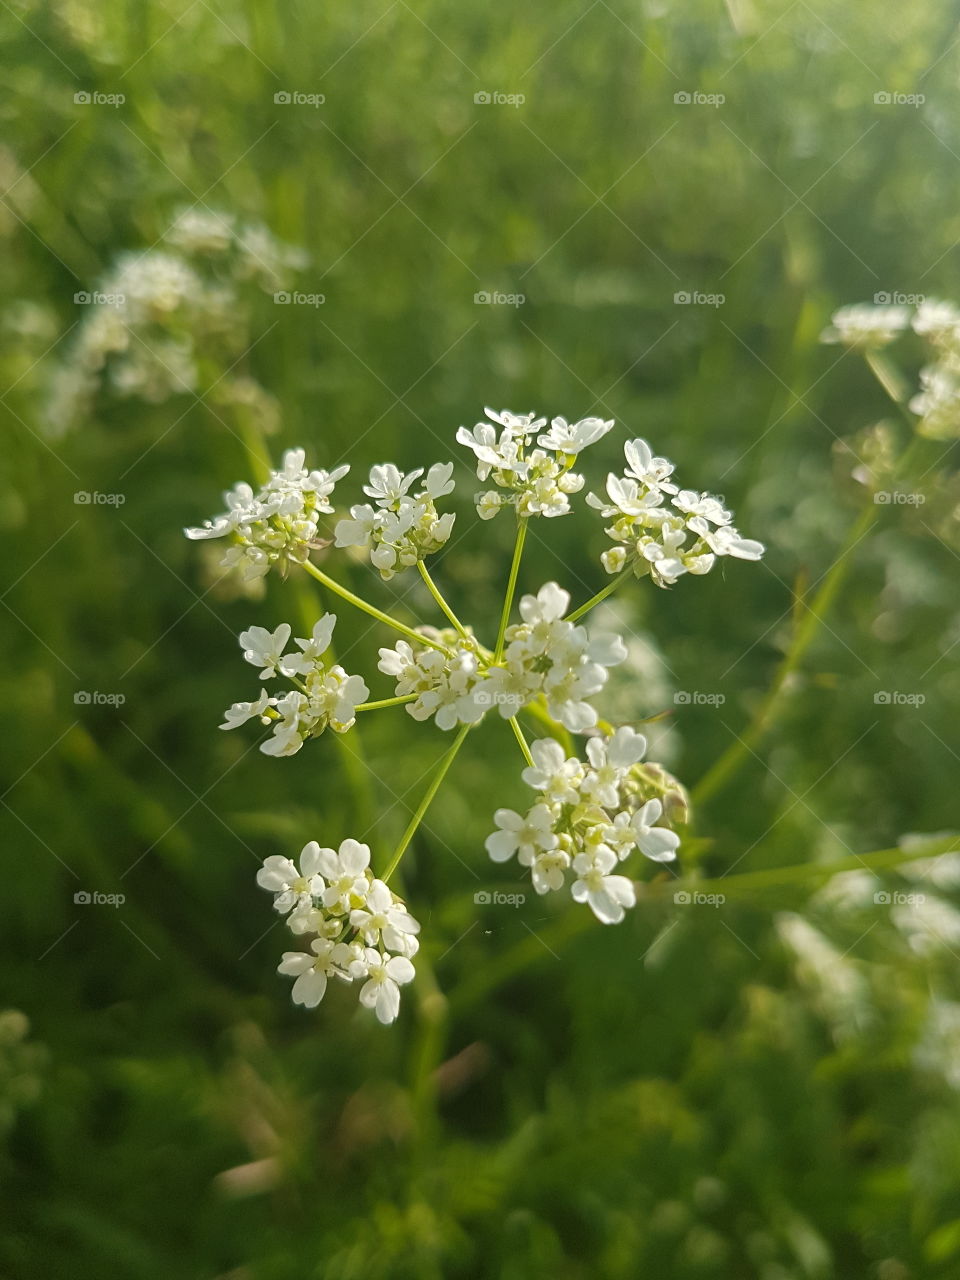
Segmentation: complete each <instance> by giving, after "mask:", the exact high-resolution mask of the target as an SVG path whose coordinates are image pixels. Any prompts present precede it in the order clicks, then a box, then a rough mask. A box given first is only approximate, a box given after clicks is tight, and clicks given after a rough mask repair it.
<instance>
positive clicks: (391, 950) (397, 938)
mask: <svg viewBox="0 0 960 1280" xmlns="http://www.w3.org/2000/svg"><path fill="white" fill-rule="evenodd" d="M257 884H259V885H260V887H261V889H266V890H267V891H268V892H269V893H272V894H273V905H274V909H275V910H276V911H277V912H279V913H280V915H282V916H284V917H285V918H286V924H287V927H288V928H289V929H290V931H291V933H294V934H296V935H297V936H299V937H304V936H309V935H310V934H314V935H316V936H315V937H314V939H313V941H312V942H311V943H310V950H309V951H285V952H284V954H283V960H282V961H281V963H280V966H279V970H278V972H280V973H282V974H285V975H286V976H287V977H291V978H294V979H295V981H294V984H293V990H292V992H291V995H292V998H293V1002H294V1004H301V1005H305V1006H306V1007H307V1008H308V1009H314V1008H316V1006H317V1005H318V1004H319V1003H320V1001H321V1000H322V999H323V997H324V995H325V994H326V990H327V986H328V984H329V981H330V979H331V978H334V979H336V980H338V981H340V982H345V983H350V982H357V983H362V986H361V987H360V992H359V997H360V1003H361V1004H362V1005H363V1006H364V1007H365V1008H367V1009H373V1010H374V1012H375V1013H376V1015H377V1018H378V1020H379V1021H380V1022H383V1023H390V1022H393V1021H394V1020H395V1018H396V1016H397V1014H398V1013H399V1011H400V988H401V987H402V986H405V985H406V984H407V983H408V982H412V981H413V978H414V968H413V964H412V963H411V957H412V956H415V955H416V953H417V950H418V948H419V945H420V943H419V940H418V938H417V934H418V933H419V932H420V926H419V924H418V923H417V922H416V920H414V918H413V916H412V915H410V913H409V912H408V911H407V909H406V907H405V906H404V904H403V903H402V902H401V900H400V899H399V898H398V897H397V896H396V894H394V893H393V891H392V890H391V889H390V887H389V886H388V885H387V884H385V883H384V881H383V880H378V879H376V878H375V877H374V875H373V873H372V871H371V870H370V849H369V846H367V845H365V844H360V843H359V841H357V840H344V841H343V843H342V844H341V845H340V848H339V849H338V850H334V849H322V848H321V847H320V845H319V844H318V843H317V842H316V840H311V841H310V842H309V844H306V845H304V847H303V849H302V851H301V853H300V858H299V863H295V862H293V860H292V859H290V858H284V857H281V856H279V855H274V856H273V857H269V858H267V859H266V860H265V861H264V864H263V866H262V868H261V869H260V871H258V872H257Z"/></svg>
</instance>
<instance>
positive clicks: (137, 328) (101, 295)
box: [43, 209, 306, 436]
mask: <svg viewBox="0 0 960 1280" xmlns="http://www.w3.org/2000/svg"><path fill="white" fill-rule="evenodd" d="M305 263H306V257H305V255H304V254H303V252H302V250H300V249H296V248H293V247H292V246H289V245H285V244H282V243H281V242H280V241H279V240H277V239H276V238H275V237H274V236H273V235H272V234H271V233H270V232H269V231H268V230H267V229H266V228H265V227H263V226H259V225H256V224H253V225H241V224H238V222H237V220H236V219H235V218H233V217H232V216H230V215H227V214H220V213H216V212H213V211H205V210H200V209H187V210H184V211H183V212H181V213H180V214H179V215H178V216H177V217H176V218H175V220H174V221H173V223H172V224H171V226H169V227H168V228H167V230H166V231H165V232H164V234H163V236H162V237H161V239H160V241H159V242H158V244H157V246H156V247H152V248H150V249H147V250H145V251H143V252H126V253H122V254H120V255H119V257H118V258H117V259H116V261H115V263H114V264H113V266H112V267H111V269H110V270H109V271H108V272H107V273H106V274H105V275H104V276H103V277H102V278H101V279H100V280H99V281H98V283H97V286H96V289H94V290H93V291H92V292H83V293H80V294H78V295H77V298H76V301H77V302H79V303H84V304H86V305H85V307H84V314H83V318H82V320H81V321H80V323H79V325H78V326H77V328H76V332H75V334H74V336H73V338H72V339H71V342H70V344H69V346H68V348H67V356H66V359H65V360H64V361H63V362H61V363H58V364H55V365H54V366H53V369H52V371H51V392H50V396H49V398H48V401H47V404H46V406H45V409H44V415H43V416H44V425H45V427H46V430H47V431H48V432H49V434H51V435H56V436H58V435H62V434H64V433H65V432H66V431H68V430H71V429H73V428H75V427H77V426H78V425H79V424H80V423H81V422H82V421H83V420H84V419H85V418H86V417H88V416H89V414H90V413H91V412H92V409H93V406H94V403H95V400H96V396H97V394H98V392H99V391H101V390H109V391H111V392H112V393H113V394H114V395H115V396H118V397H120V398H123V399H137V400H142V401H144V402H146V403H147V404H160V403H162V402H163V401H165V400H168V399H169V398H170V397H172V396H176V395H182V394H184V393H186V394H188V395H189V394H196V393H197V388H198V386H199V385H200V366H201V361H202V360H203V359H204V358H208V359H215V360H216V362H217V363H218V364H220V365H222V366H223V367H224V368H226V369H227V370H228V372H227V373H226V374H224V375H223V376H222V377H221V378H219V379H218V380H217V382H216V383H215V384H214V387H213V388H211V394H210V397H209V399H210V402H211V403H212V404H213V405H216V406H219V407H221V408H227V409H231V410H233V411H235V412H236V413H237V414H239V415H242V416H246V417H248V418H250V419H251V420H252V421H253V422H255V423H256V424H257V426H258V427H259V428H260V429H264V430H270V429H272V428H273V427H274V426H275V425H276V422H277V419H278V412H277V406H276V403H275V401H274V400H273V397H272V396H270V395H269V393H268V392H267V391H266V390H265V389H264V388H263V387H262V386H261V385H260V384H259V383H257V382H255V381H254V380H253V379H252V378H250V377H249V376H247V375H245V374H239V373H234V372H232V370H233V368H234V366H235V365H236V364H237V362H238V359H239V357H240V356H241V355H242V354H243V352H244V351H245V350H246V349H247V347H249V345H250V326H249V323H248V316H247V311H246V308H245V306H244V303H243V298H244V296H245V294H244V290H245V286H246V285H247V284H248V282H252V283H254V284H256V285H259V286H260V288H261V289H265V290H268V291H273V290H275V289H278V288H279V287H280V285H281V283H282V276H283V275H284V273H286V272H289V271H294V270H300V269H301V268H302V267H303V266H304V265H305Z"/></svg>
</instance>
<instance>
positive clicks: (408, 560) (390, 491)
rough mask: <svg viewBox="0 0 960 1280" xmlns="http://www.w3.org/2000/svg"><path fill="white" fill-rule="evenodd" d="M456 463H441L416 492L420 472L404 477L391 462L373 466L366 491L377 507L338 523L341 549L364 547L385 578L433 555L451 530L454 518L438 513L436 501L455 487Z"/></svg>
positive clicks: (358, 509)
mask: <svg viewBox="0 0 960 1280" xmlns="http://www.w3.org/2000/svg"><path fill="white" fill-rule="evenodd" d="M452 474H453V463H452V462H437V463H435V464H434V466H432V467H431V468H430V470H429V471H428V472H427V477H426V480H425V482H424V484H423V485H422V487H421V488H420V489H419V491H418V492H416V493H411V492H410V490H411V488H412V486H413V484H414V483H415V481H417V480H419V478H420V477H421V476H422V475H423V471H422V469H421V470H419V471H411V472H409V473H408V474H406V475H404V474H403V472H402V471H400V470H399V468H397V467H395V466H394V465H393V464H392V463H385V464H383V465H382V466H377V467H373V468H372V469H371V471H370V480H369V482H368V483H367V484H366V485H364V487H363V491H364V493H365V494H367V495H368V497H371V498H373V499H374V500H375V505H373V506H371V505H370V503H362V504H360V505H358V506H355V507H351V508H350V518H349V519H348V520H340V521H339V522H338V524H337V526H336V530H335V533H334V537H335V545H336V546H337V547H362V548H363V549H364V550H365V551H369V553H370V562H371V564H372V565H373V566H374V568H376V569H379V571H380V576H381V578H383V579H384V580H388V579H390V578H392V577H393V576H394V575H395V574H397V573H399V572H401V571H402V570H403V569H409V568H410V567H411V566H412V565H415V564H417V563H419V562H420V561H422V560H424V559H425V558H426V557H427V556H429V555H433V553H434V552H435V551H439V550H440V548H441V547H442V546H443V545H444V543H446V542H447V540H448V539H449V537H450V534H451V533H452V532H453V522H454V520H455V518H456V517H455V516H454V515H453V514H452V513H448V514H446V515H442V516H440V515H438V514H437V508H436V505H435V503H436V500H437V499H438V498H443V497H446V495H447V494H448V493H451V492H452V491H453V488H454V482H453V480H452V479H451V476H452Z"/></svg>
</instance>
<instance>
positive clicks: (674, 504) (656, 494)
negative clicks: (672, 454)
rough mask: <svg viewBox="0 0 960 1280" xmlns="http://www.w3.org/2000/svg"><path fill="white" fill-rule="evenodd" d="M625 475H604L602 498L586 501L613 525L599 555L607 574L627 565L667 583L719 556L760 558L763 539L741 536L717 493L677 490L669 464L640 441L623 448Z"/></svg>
mask: <svg viewBox="0 0 960 1280" xmlns="http://www.w3.org/2000/svg"><path fill="white" fill-rule="evenodd" d="M623 452H624V455H625V457H626V461H627V466H626V471H625V473H624V475H622V476H615V475H612V474H611V475H609V476H608V477H607V486H606V498H603V497H599V496H598V495H597V494H594V493H590V494H588V495H587V502H588V503H589V504H590V506H592V507H595V508H596V509H597V510H598V511H599V512H600V514H601V515H602V516H603V517H604V518H605V519H612V520H613V524H612V525H610V526H609V528H608V529H607V534H608V536H609V537H610V538H611V539H612V540H613V542H614V543H615V544H616V545H615V546H613V547H611V548H610V549H609V550H607V551H605V552H604V553H603V555H602V556H601V561H602V563H603V567H604V568H605V569H606V571H607V573H620V572H622V571H623V570H624V569H626V568H628V567H629V568H632V569H633V572H634V574H635V575H636V577H638V578H642V577H645V576H647V575H649V576H650V578H651V579H652V581H653V582H654V583H656V585H657V586H658V587H668V586H672V585H673V584H674V583H675V582H676V581H677V579H678V578H679V577H681V576H682V575H683V574H687V573H692V574H698V575H699V574H704V573H709V572H710V570H711V569H712V568H713V566H714V564H715V563H716V559H717V557H718V556H735V557H736V558H737V559H738V560H759V559H760V557H761V556H762V555H763V551H764V548H763V544H762V543H760V542H754V541H753V539H751V538H743V537H741V536H740V533H739V532H738V531H737V529H735V528H734V526H733V524H732V523H731V521H732V520H733V515H732V513H731V512H729V511H727V510H726V509H725V507H724V506H723V503H722V502H721V501H720V499H719V498H715V497H713V496H712V495H711V494H709V493H698V492H697V491H696V490H694V489H680V488H679V487H678V486H677V485H676V484H675V483H674V482H673V480H672V479H671V477H672V475H673V471H674V467H673V463H672V462H668V461H667V459H666V458H657V457H654V455H653V452H652V451H651V449H650V446H649V445H648V444H647V442H646V441H645V440H629V441H628V442H627V443H626V444H625V445H624V449H623Z"/></svg>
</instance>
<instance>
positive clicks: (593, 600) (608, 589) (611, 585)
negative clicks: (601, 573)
mask: <svg viewBox="0 0 960 1280" xmlns="http://www.w3.org/2000/svg"><path fill="white" fill-rule="evenodd" d="M632 574H633V565H632V564H631V565H628V566H627V568H626V569H623V570H621V571H620V573H618V574H617V576H616V577H615V578H614V579H613V581H612V582H608V583H607V585H606V586H605V587H604V588H603V590H602V591H598V592H597V594H596V595H595V596H591V597H590V599H589V600H588V601H587V603H586V604H582V605H581V606H580V608H579V609H574V611H573V613H568V614H567V616H566V619H565V621H566V622H576V621H577V619H578V618H582V617H583V615H584V614H585V613H589V612H590V610H591V609H593V608H594V607H595V606H596V605H598V604H600V603H601V601H603V600H606V598H607V596H612V595H613V593H614V591H616V589H617V587H619V585H620V583H621V582H623V580H624V579H625V578H629V577H630V576H631V575H632Z"/></svg>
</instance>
